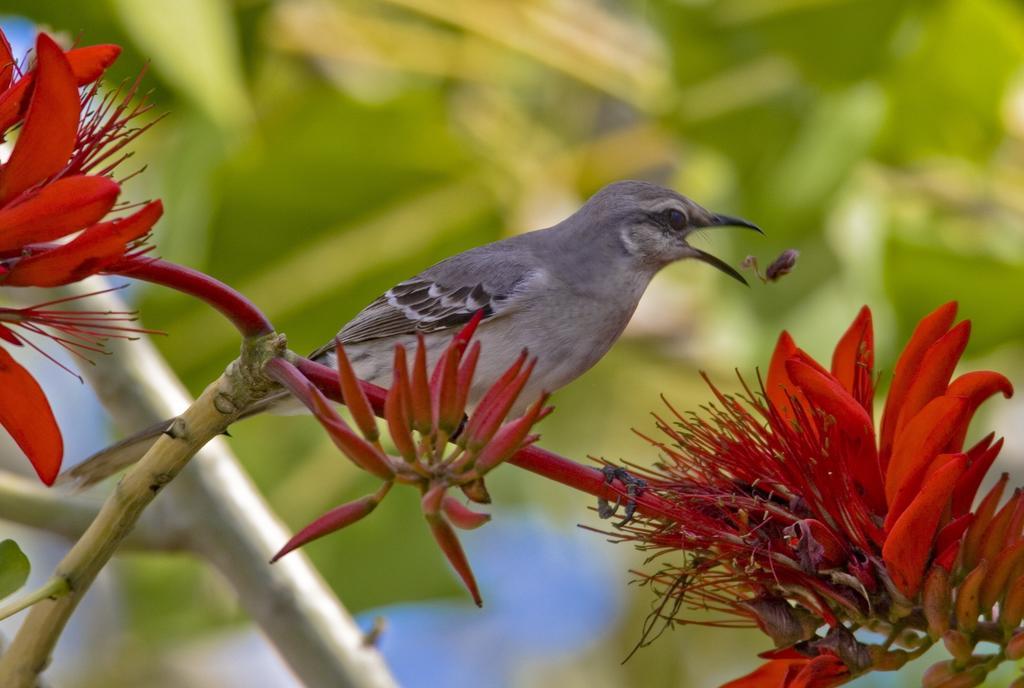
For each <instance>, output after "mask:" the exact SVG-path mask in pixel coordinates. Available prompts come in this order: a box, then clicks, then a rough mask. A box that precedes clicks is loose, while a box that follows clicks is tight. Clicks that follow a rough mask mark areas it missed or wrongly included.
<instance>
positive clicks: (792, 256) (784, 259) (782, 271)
mask: <svg viewBox="0 0 1024 688" xmlns="http://www.w3.org/2000/svg"><path fill="white" fill-rule="evenodd" d="M799 257H800V252H799V251H797V250H796V249H795V248H788V249H786V250H785V251H783V252H782V253H781V254H779V257H778V258H776V259H775V260H774V261H772V264H771V265H769V266H768V268H767V269H766V270H765V271H764V278H765V279H766V280H768V281H769V282H776V281H778V280H779V279H780V278H782V277H784V276H786V275H788V274H789V273H790V271H792V270H793V268H794V267H795V266H796V259H797V258H799Z"/></svg>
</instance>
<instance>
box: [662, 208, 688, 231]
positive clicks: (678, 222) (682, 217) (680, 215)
mask: <svg viewBox="0 0 1024 688" xmlns="http://www.w3.org/2000/svg"><path fill="white" fill-rule="evenodd" d="M665 216H666V218H667V219H668V225H669V227H671V228H672V229H675V230H683V229H686V213H684V212H683V211H682V210H679V209H678V208H669V210H668V212H666V213H665Z"/></svg>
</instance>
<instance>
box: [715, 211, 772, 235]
mask: <svg viewBox="0 0 1024 688" xmlns="http://www.w3.org/2000/svg"><path fill="white" fill-rule="evenodd" d="M707 226H708V227H746V228H747V229H752V230H754V231H755V232H757V233H758V234H764V232H763V231H761V228H760V227H758V226H757V225H755V224H754V223H753V222H750V221H749V220H744V219H743V218H742V217H733V216H732V215H712V216H711V222H709V223H708V224H707Z"/></svg>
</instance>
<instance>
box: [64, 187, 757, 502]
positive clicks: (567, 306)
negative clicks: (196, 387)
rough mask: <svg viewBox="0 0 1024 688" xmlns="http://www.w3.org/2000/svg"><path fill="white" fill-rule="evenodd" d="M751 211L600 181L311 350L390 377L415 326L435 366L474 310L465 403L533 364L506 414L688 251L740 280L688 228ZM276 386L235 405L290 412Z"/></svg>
mask: <svg viewBox="0 0 1024 688" xmlns="http://www.w3.org/2000/svg"><path fill="white" fill-rule="evenodd" d="M717 227H740V228H746V229H750V230H753V231H756V232H758V233H762V234H763V232H762V231H761V229H760V228H759V227H758V226H757V225H755V224H754V223H752V222H749V221H747V220H744V219H742V218H739V217H734V216H731V215H724V214H719V213H715V212H711V211H709V210H707V209H705V208H704V207H702V206H701V205H699V204H697V203H696V202H695V201H693V200H691V199H689V198H687V197H686V196H684V195H682V194H680V193H678V192H676V191H674V190H672V189H668V188H665V187H662V186H659V185H657V184H654V183H651V182H646V181H636V180H625V181H617V182H613V183H611V184H608V185H607V186H605V187H603V188H602V189H600V190H599V191H597V192H596V193H595V194H594V195H593V196H591V197H590V198H589V199H588V200H587V201H586V202H585V203H584V204H583V205H582V206H581V207H580V208H579V210H577V211H576V212H575V213H573V214H572V215H570V216H569V217H567V218H565V219H564V220H562V221H561V222H559V223H557V224H555V225H553V226H551V227H548V228H546V229H539V230H535V231H532V232H526V233H523V234H518V235H515V236H512V237H509V238H505V239H501V240H499V241H495V242H492V243H489V244H485V245H482V246H478V247H475V248H471V249H469V250H467V251H464V252H462V253H459V254H456V255H453V256H451V257H449V258H446V259H444V260H442V261H440V262H439V263H436V264H435V265H433V266H431V267H429V268H427V269H425V270H424V271H422V272H421V273H419V274H418V275H416V276H414V277H411V278H409V279H407V280H405V281H403V282H400V283H398V284H396V285H395V286H393V287H391V288H390V289H388V290H387V291H386V292H384V293H383V294H382V295H381V296H379V297H378V298H376V299H375V300H374V301H373V302H371V303H370V304H369V305H367V306H366V307H365V308H363V309H362V310H361V311H360V312H359V313H358V314H357V315H356V316H355V317H354V318H352V320H350V321H349V322H348V323H346V324H345V325H344V326H343V327H342V328H341V330H340V331H338V333H337V335H336V336H335V338H333V339H332V340H331V341H329V342H328V343H326V344H325V345H324V346H322V347H320V348H318V349H316V350H315V351H313V352H312V353H311V354H310V356H309V358H311V359H312V360H314V361H317V362H320V363H323V364H325V365H328V366H331V367H335V366H336V365H337V361H336V353H335V351H336V343H340V344H341V345H342V346H343V347H344V350H345V354H346V356H347V357H348V358H349V361H350V362H351V364H352V367H353V369H354V371H355V373H356V375H357V376H358V377H359V378H360V379H362V380H365V381H367V382H371V383H374V384H376V385H379V386H382V387H387V386H389V385H390V383H391V364H392V361H393V353H394V348H395V345H396V344H403V345H405V346H406V347H407V348H408V347H409V346H411V345H414V344H415V342H416V340H417V337H418V336H422V337H423V340H424V342H425V345H426V349H427V359H428V364H430V365H433V363H434V362H435V361H436V359H437V357H438V356H439V355H440V353H441V351H443V350H444V348H445V347H446V346H447V345H448V343H449V342H450V341H451V337H452V336H453V335H454V333H455V332H457V331H458V330H459V329H460V328H461V327H463V326H464V325H465V324H466V323H468V322H469V321H470V320H471V319H472V318H473V317H474V316H475V315H476V314H477V313H479V312H480V311H483V317H482V319H481V320H480V322H479V325H478V327H477V330H476V335H475V336H476V338H477V340H478V341H479V342H480V345H481V346H480V349H481V352H480V360H479V362H478V364H477V369H476V370H477V372H476V375H475V377H474V380H473V384H472V387H471V389H470V393H469V398H468V406H467V408H468V410H469V411H470V412H472V408H473V406H474V404H475V402H477V401H478V400H479V399H480V398H481V397H482V396H483V394H484V392H485V391H486V390H487V389H488V388H489V387H490V386H491V385H492V384H493V383H494V382H495V381H496V380H497V378H498V377H499V376H500V375H501V374H502V372H504V371H505V370H506V369H507V368H508V366H509V365H510V364H511V363H512V362H513V361H514V360H515V359H516V358H517V357H519V355H520V354H521V352H523V351H524V350H525V351H527V352H528V353H529V355H530V356H531V357H533V358H535V359H536V364H535V368H534V370H533V374H532V375H531V376H530V378H529V381H528V382H527V384H526V387H525V388H524V389H523V391H522V392H521V393H520V395H519V401H517V405H516V406H515V407H513V409H512V410H511V412H510V417H515V416H517V415H520V414H521V413H523V412H524V411H525V409H526V407H527V406H528V405H529V404H530V403H532V402H533V400H535V399H536V398H538V397H539V396H540V395H541V394H542V393H550V392H554V391H556V390H558V389H561V388H562V387H564V386H565V385H567V384H569V383H570V382H572V381H573V380H575V379H577V378H578V377H580V376H581V375H582V374H583V373H585V372H586V371H587V370H589V369H590V368H591V367H593V366H594V364H596V363H597V362H598V361H599V360H601V358H602V357H604V355H605V354H606V353H607V352H608V351H609V349H611V347H612V345H613V344H614V343H615V342H616V341H617V340H618V338H619V336H620V335H621V334H622V332H623V331H624V330H625V329H626V325H627V324H628V323H629V321H630V318H631V317H632V315H633V313H634V311H635V310H636V308H637V305H638V304H639V303H640V298H641V297H642V296H643V294H644V292H645V290H646V289H647V287H648V285H649V284H650V283H651V280H652V279H653V278H654V276H655V275H656V274H657V273H658V272H659V271H660V270H661V269H662V268H664V267H666V266H667V265H670V264H672V263H675V262H677V261H681V260H687V259H693V260H697V261H701V262H704V263H706V264H708V265H711V266H712V267H714V268H716V269H718V270H720V271H722V272H723V273H725V274H726V275H728V276H729V277H731V278H733V279H735V280H737V281H739V282H741V283H742V284H746V280H745V279H744V278H743V276H742V275H741V274H740V273H739V272H738V271H737V270H736V269H734V268H733V267H732V266H730V265H729V264H728V263H726V262H725V261H723V260H721V259H720V258H717V257H715V256H713V255H711V254H710V253H708V252H706V251H704V250H702V249H700V248H697V247H695V246H693V245H691V244H690V243H689V241H688V239H690V238H691V237H692V236H693V235H694V234H695V233H696V232H699V231H701V230H706V229H711V228H717ZM289 397H290V395H289V394H288V393H287V392H286V391H284V390H282V391H280V392H278V393H277V394H275V395H274V396H273V397H270V398H269V399H267V400H263V401H261V402H258V404H259V405H258V406H257V407H254V408H252V409H249V410H247V412H246V413H245V414H243V415H245V416H249V415H255V414H256V413H257V412H263V411H266V410H270V411H275V410H276V411H278V412H285V413H287V412H291V411H293V410H294V409H296V407H297V404H296V400H295V399H294V398H289ZM166 427H167V423H162V424H157V425H155V426H152V427H150V428H147V429H145V430H143V431H141V432H139V433H137V434H136V435H133V436H132V437H129V438H128V439H126V440H122V441H121V442H119V443H118V444H116V445H113V446H112V447H110V448H108V449H106V450H103V451H101V452H99V453H98V454H96V455H93V456H92V457H90V458H88V459H86V460H85V461H84V462H82V463H81V464H79V465H78V466H76V467H74V468H72V469H70V470H69V471H67V472H66V473H65V474H64V476H62V482H71V483H73V484H76V485H77V486H79V487H82V486H84V485H86V484H90V483H92V482H95V481H96V480H98V479H101V478H102V477H105V476H106V475H109V474H111V473H112V472H114V471H116V470H119V469H120V468H121V467H123V466H125V465H127V464H129V463H131V462H132V461H134V460H137V459H139V458H141V456H142V454H144V453H145V450H146V449H148V446H149V444H151V443H152V442H153V441H154V440H155V438H156V437H157V436H158V435H159V434H160V432H162V431H163V430H165V429H166Z"/></svg>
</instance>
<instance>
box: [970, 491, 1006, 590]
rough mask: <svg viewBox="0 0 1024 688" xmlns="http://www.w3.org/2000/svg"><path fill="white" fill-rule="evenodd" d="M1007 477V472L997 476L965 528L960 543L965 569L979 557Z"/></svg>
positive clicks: (976, 561) (974, 563) (973, 564)
mask: <svg viewBox="0 0 1024 688" xmlns="http://www.w3.org/2000/svg"><path fill="white" fill-rule="evenodd" d="M1009 479H1010V476H1009V474H1007V473H1003V474H1002V475H1001V476H999V480H997V481H996V484H995V485H993V486H992V487H991V488H990V489H989V491H988V493H987V494H986V495H985V498H984V499H982V500H981V503H980V504H978V508H977V509H976V510H975V512H974V520H973V521H972V522H971V526H970V527H969V528H968V529H967V534H966V535H964V540H963V544H962V545H961V548H962V550H963V551H962V552H961V557H962V559H963V567H964V570H965V571H970V570H971V569H973V568H974V567H975V565H977V564H978V562H979V560H980V559H981V557H980V552H981V544H982V541H983V539H984V535H985V533H986V532H987V530H988V527H989V524H991V523H992V517H993V516H994V515H995V513H996V507H997V506H999V500H1000V499H1002V497H1003V490H1004V489H1006V483H1007V482H1008V481H1009Z"/></svg>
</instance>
